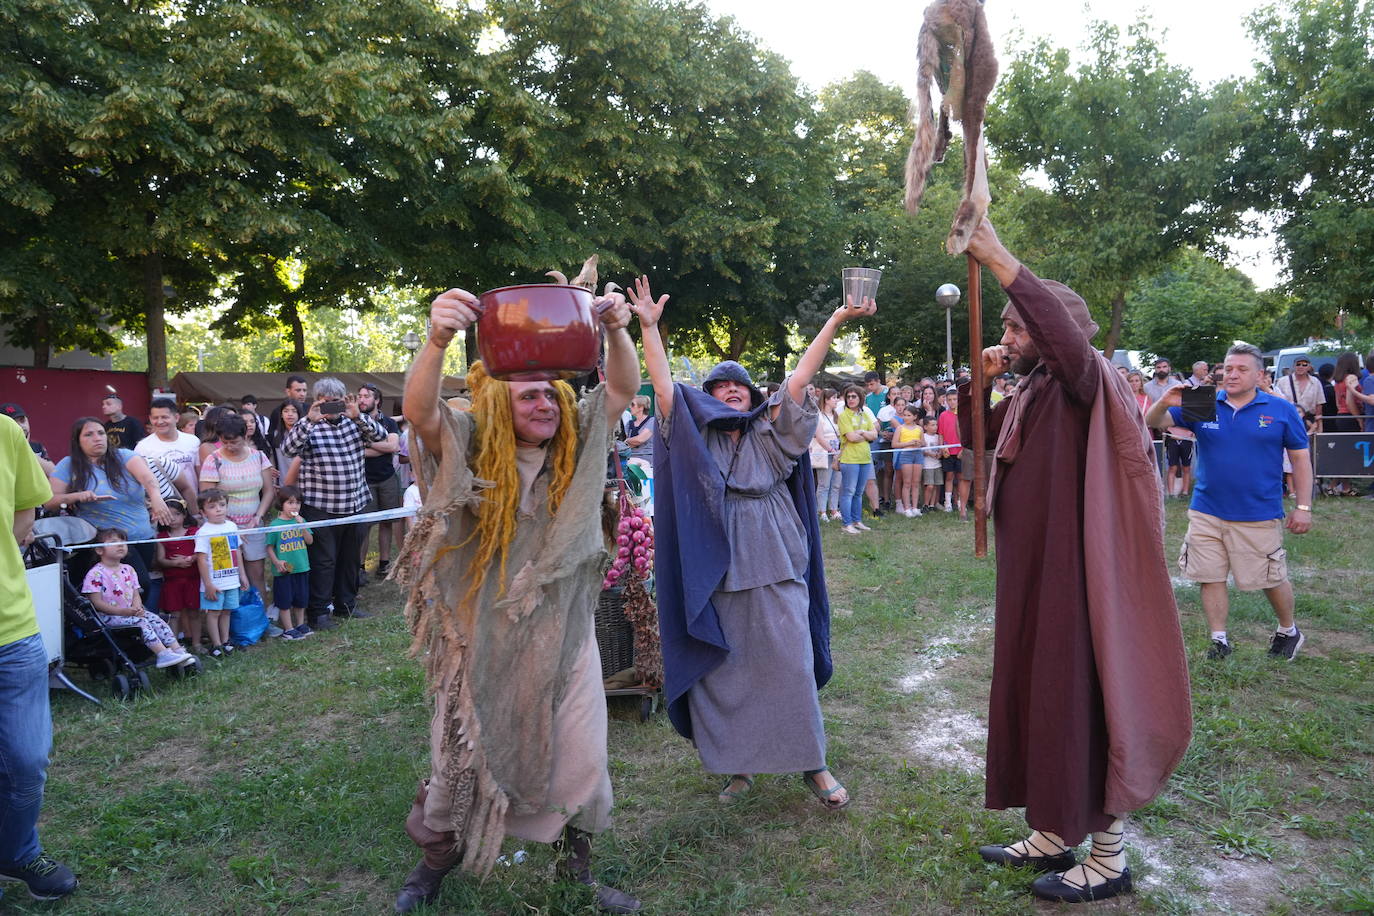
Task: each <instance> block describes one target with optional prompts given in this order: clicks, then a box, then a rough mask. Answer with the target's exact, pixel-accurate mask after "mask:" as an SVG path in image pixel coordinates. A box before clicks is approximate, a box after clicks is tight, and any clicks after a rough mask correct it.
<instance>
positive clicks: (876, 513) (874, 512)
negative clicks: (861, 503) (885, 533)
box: [868, 509, 887, 518]
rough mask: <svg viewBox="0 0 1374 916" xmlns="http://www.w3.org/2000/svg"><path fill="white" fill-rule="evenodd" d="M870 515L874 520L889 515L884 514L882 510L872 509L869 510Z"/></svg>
mask: <svg viewBox="0 0 1374 916" xmlns="http://www.w3.org/2000/svg"><path fill="white" fill-rule="evenodd" d="M868 514H869V515H871V516H873V517H874V518H882V517H883V516H884V515H886V514H887V513H886V512H884V511H883V510H882V509H870V510H868Z"/></svg>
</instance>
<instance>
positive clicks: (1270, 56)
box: [1236, 0, 1374, 334]
mask: <svg viewBox="0 0 1374 916" xmlns="http://www.w3.org/2000/svg"><path fill="white" fill-rule="evenodd" d="M1249 25H1250V30H1251V34H1252V35H1253V36H1254V38H1255V40H1256V41H1257V42H1258V43H1259V45H1260V48H1261V52H1262V53H1261V55H1260V58H1259V61H1258V65H1257V70H1256V73H1255V76H1254V78H1253V79H1252V80H1251V81H1250V82H1249V84H1248V86H1247V95H1248V97H1249V98H1250V99H1251V100H1252V108H1251V109H1250V114H1249V117H1248V118H1247V122H1246V137H1245V145H1244V155H1243V156H1242V159H1241V163H1240V167H1239V169H1238V172H1237V179H1236V190H1237V192H1238V193H1240V194H1243V195H1244V197H1245V199H1246V200H1247V201H1248V202H1249V203H1251V204H1252V205H1253V206H1255V207H1256V208H1257V209H1260V210H1263V211H1266V212H1270V213H1272V214H1274V215H1275V216H1276V217H1277V218H1278V221H1279V224H1278V235H1279V239H1280V241H1281V243H1282V245H1283V247H1284V249H1285V251H1286V253H1287V256H1288V273H1289V285H1288V289H1289V292H1291V293H1292V294H1293V295H1294V310H1293V314H1292V316H1291V323H1292V325H1293V327H1294V329H1295V330H1298V331H1301V332H1303V333H1306V334H1319V333H1321V332H1322V331H1323V330H1324V329H1325V328H1328V327H1330V325H1331V324H1332V322H1333V321H1334V320H1335V319H1336V316H1337V314H1338V313H1340V312H1342V311H1344V312H1347V313H1350V314H1352V315H1357V316H1361V317H1364V318H1370V317H1374V174H1372V173H1371V166H1370V163H1371V162H1374V9H1372V8H1371V6H1370V4H1369V3H1368V2H1362V0H1320V2H1318V0H1291V2H1289V3H1287V4H1285V5H1284V6H1282V7H1272V6H1271V7H1266V8H1264V9H1262V10H1260V11H1259V12H1257V13H1255V14H1254V16H1252V17H1251V19H1250V22H1249Z"/></svg>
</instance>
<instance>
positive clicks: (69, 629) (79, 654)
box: [24, 516, 203, 702]
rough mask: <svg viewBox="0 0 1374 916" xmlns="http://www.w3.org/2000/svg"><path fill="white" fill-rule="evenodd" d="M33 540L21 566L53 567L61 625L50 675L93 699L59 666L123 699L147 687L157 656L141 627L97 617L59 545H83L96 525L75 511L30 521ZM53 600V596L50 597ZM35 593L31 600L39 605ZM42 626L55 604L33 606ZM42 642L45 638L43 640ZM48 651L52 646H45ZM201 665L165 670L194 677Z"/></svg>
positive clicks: (94, 700)
mask: <svg viewBox="0 0 1374 916" xmlns="http://www.w3.org/2000/svg"><path fill="white" fill-rule="evenodd" d="M33 533H34V540H33V543H32V544H30V545H29V547H28V549H27V550H26V551H25V555H24V565H25V566H27V567H29V568H30V569H36V568H39V567H46V566H51V565H54V564H55V565H56V566H57V578H58V580H59V583H58V586H57V591H58V592H59V593H60V598H59V599H57V600H58V601H60V605H61V607H60V616H61V619H62V627H61V631H60V638H59V640H58V642H59V645H58V647H57V652H56V656H57V657H56V658H55V659H54V661H53V669H52V676H53V677H54V678H55V679H56V680H58V681H59V682H60V683H61V684H62V685H63V686H64V687H67V688H68V689H70V690H72V691H74V692H76V693H78V694H80V695H81V696H83V697H85V698H86V699H88V700H91V701H92V702H99V701H98V700H96V699H95V698H94V697H92V696H91V695H90V694H88V693H86V692H85V691H82V690H79V689H78V688H77V687H76V685H75V684H73V683H72V682H71V681H70V680H69V679H68V678H67V676H66V675H65V674H64V673H63V671H62V668H63V666H71V667H78V668H85V669H86V672H87V673H88V674H89V675H90V676H91V678H92V679H94V680H104V679H108V680H109V682H110V688H111V692H112V693H113V694H114V695H115V697H117V698H118V699H121V700H127V699H129V698H130V697H132V696H133V695H134V694H135V693H137V692H139V691H140V690H150V689H151V688H152V679H151V678H149V676H148V672H147V671H146V670H144V669H146V668H148V667H149V666H151V665H152V664H153V662H154V661H155V657H154V655H153V652H152V650H151V649H149V648H148V647H147V646H146V645H145V644H144V642H143V631H142V630H141V629H139V628H138V627H136V626H110V625H108V624H106V623H105V622H104V621H102V620H101V618H100V615H99V614H97V613H96V611H95V607H94V606H93V605H92V604H91V602H90V601H89V600H88V599H87V598H86V596H85V595H83V594H81V590H80V589H79V588H78V587H77V586H76V584H75V583H73V582H72V581H71V578H70V576H69V575H68V572H67V568H66V551H64V550H62V549H61V548H62V545H63V544H82V543H87V542H89V541H90V539H91V538H92V537H94V536H95V528H93V527H92V526H91V525H90V523H89V522H87V521H85V520H84V519H79V518H75V517H73V516H60V517H55V518H44V519H39V520H38V521H36V522H34V526H33ZM50 600H51V599H50ZM37 603H38V601H37V596H35V604H37ZM37 610H38V612H39V614H38V616H39V619H40V625H41V623H42V621H43V619H44V618H45V617H47V616H50V615H51V616H56V612H57V609H56V608H47V607H42V608H37ZM45 642H46V639H45ZM49 654H50V656H51V655H52V654H53V651H52V650H51V649H50V650H49ZM202 667H203V665H202V663H201V661H200V659H198V658H197V659H195V660H193V661H191V662H189V663H187V664H186V665H179V666H176V667H172V668H168V669H166V670H167V671H168V672H169V676H170V677H172V678H174V679H177V678H182V677H194V676H195V675H197V674H199V673H200V672H201V669H202Z"/></svg>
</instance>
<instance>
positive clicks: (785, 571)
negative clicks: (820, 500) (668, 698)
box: [665, 388, 825, 773]
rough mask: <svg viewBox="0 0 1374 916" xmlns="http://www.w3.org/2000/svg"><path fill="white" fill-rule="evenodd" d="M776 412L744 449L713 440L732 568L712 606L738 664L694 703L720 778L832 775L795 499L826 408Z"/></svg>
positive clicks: (720, 673) (696, 723)
mask: <svg viewBox="0 0 1374 916" xmlns="http://www.w3.org/2000/svg"><path fill="white" fill-rule="evenodd" d="M771 403H773V404H778V403H780V404H781V410H780V411H779V412H778V416H777V419H775V420H769V419H768V417H767V413H765V414H763V415H762V416H760V418H759V419H758V420H756V421H755V422H754V424H753V425H752V426H751V427H750V429H749V431H748V432H747V433H745V434H744V435H743V436H741V437H740V439H739V442H738V445H737V444H736V443H735V441H734V440H732V439H731V438H730V434H729V433H727V432H723V431H720V430H716V429H711V428H708V429H706V430H705V438H706V445H707V448H708V449H709V450H710V452H711V455H712V457H714V458H715V461H716V465H717V466H718V467H719V468H720V472H721V474H722V475H726V488H725V529H726V536H727V537H728V538H729V542H730V566H729V568H728V569H727V570H726V573H725V578H724V580H723V581H722V582H721V583H720V585H719V586H718V587H717V589H716V591H715V592H714V593H713V594H712V595H711V603H712V604H713V605H714V606H715V609H716V613H717V614H718V615H719V618H720V625H721V629H722V630H723V631H724V633H725V638H726V640H727V641H728V643H729V645H730V654H729V655H728V656H727V657H726V659H725V661H724V663H722V664H721V665H720V667H718V668H716V669H715V670H714V671H712V672H711V673H710V674H707V675H706V676H705V677H703V678H702V679H701V680H700V681H698V682H697V683H696V684H695V685H694V686H693V687H692V689H691V691H690V693H689V694H688V697H687V702H688V708H689V709H690V711H691V714H692V733H693V736H694V739H695V741H696V746H697V752H698V753H699V754H700V755H701V762H702V764H703V765H704V766H705V767H706V769H707V770H708V771H710V772H712V773H796V772H800V771H803V770H815V769H819V768H821V767H823V766H825V725H824V723H823V722H822V720H821V707H820V701H819V700H818V698H817V696H816V679H815V675H814V673H813V668H812V654H811V631H810V627H809V624H808V618H807V609H808V605H809V598H808V594H807V588H806V583H805V582H804V581H803V576H804V575H805V572H806V567H807V542H806V530H805V528H803V527H802V522H801V519H800V518H798V517H797V511H796V508H795V507H794V506H793V503H792V499H791V497H790V496H789V495H788V491H787V478H788V476H789V475H790V474H791V473H792V469H793V467H794V466H795V464H796V461H797V459H798V457H800V456H803V455H805V454H807V449H808V447H809V445H810V442H811V437H812V436H813V435H814V434H815V431H816V408H815V405H814V404H812V403H811V401H810V399H806V402H805V403H804V404H797V403H796V402H795V401H793V400H792V398H791V397H790V396H788V395H787V389H786V388H783V389H782V390H780V391H779V392H777V393H776V394H775V395H774V396H773V399H772V401H771ZM672 419H676V417H673V418H672ZM665 425H666V424H665ZM665 438H666V433H665ZM808 473H809V472H808Z"/></svg>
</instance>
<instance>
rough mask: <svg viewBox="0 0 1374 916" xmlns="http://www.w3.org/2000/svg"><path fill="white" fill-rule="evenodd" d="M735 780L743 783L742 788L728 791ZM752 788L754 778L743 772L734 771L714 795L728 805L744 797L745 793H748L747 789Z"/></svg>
mask: <svg viewBox="0 0 1374 916" xmlns="http://www.w3.org/2000/svg"><path fill="white" fill-rule="evenodd" d="M737 782H742V783H744V788H743V789H736V790H734V791H733V792H732V791H730V787H731V786H733V785H734V784H735V783H737ZM753 788H754V778H753V777H752V776H746V775H744V774H743V773H736V774H735V775H734V776H731V777H730V779H729V781H728V782H726V783H725V785H724V786H723V787H722V788H721V790H720V794H719V795H717V796H716V797H717V798H719V799H720V800H721V801H722V802H724V803H725V804H727V805H730V804H734V803H735V802H737V801H739V800H740V799H742V798H744V797H745V796H746V795H748V794H749V790H751V789H753Z"/></svg>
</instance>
